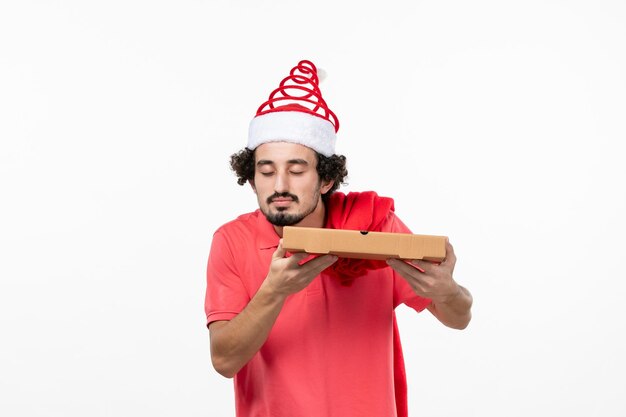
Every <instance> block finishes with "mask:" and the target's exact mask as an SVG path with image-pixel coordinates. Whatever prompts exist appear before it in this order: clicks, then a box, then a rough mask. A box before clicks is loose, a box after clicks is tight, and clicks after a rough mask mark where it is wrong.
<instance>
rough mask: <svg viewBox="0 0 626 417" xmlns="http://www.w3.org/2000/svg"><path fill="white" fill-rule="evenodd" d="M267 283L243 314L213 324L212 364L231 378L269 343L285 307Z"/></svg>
mask: <svg viewBox="0 0 626 417" xmlns="http://www.w3.org/2000/svg"><path fill="white" fill-rule="evenodd" d="M285 298H286V297H285V296H284V295H279V294H276V293H275V292H273V291H271V289H270V288H269V286H268V285H266V281H264V283H263V284H262V285H261V287H260V288H259V290H258V291H257V293H256V294H255V295H254V297H253V298H252V300H250V302H249V303H248V305H247V306H246V308H244V309H243V310H242V311H241V313H239V314H238V315H237V316H236V317H234V318H233V319H232V320H230V321H222V322H215V323H211V325H210V326H209V329H210V333H211V360H212V362H213V367H214V368H215V370H216V371H217V372H219V373H220V374H222V375H223V376H225V377H227V378H232V377H233V376H235V374H236V373H237V372H239V370H240V369H241V368H242V367H243V366H244V365H245V364H246V363H248V361H250V359H252V357H253V356H254V354H255V353H256V352H258V351H259V349H260V348H261V346H263V344H264V343H265V341H266V340H267V337H268V335H269V333H270V330H271V329H272V326H274V323H275V322H276V318H277V317H278V314H279V313H280V310H281V309H282V307H283V304H284V303H285Z"/></svg>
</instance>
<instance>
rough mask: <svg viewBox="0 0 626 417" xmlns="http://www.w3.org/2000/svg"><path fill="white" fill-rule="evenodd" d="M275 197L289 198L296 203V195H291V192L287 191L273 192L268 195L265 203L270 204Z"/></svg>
mask: <svg viewBox="0 0 626 417" xmlns="http://www.w3.org/2000/svg"><path fill="white" fill-rule="evenodd" d="M275 198H291V199H292V200H293V201H294V203H297V202H298V201H299V200H298V197H297V196H295V195H293V194H289V193H288V192H284V193H274V194H272V195H271V196H269V197H268V198H267V204H270V203H271V202H272V201H273V200H274V199H275Z"/></svg>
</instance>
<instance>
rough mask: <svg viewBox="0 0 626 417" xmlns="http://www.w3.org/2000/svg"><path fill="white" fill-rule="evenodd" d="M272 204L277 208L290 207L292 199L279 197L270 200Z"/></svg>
mask: <svg viewBox="0 0 626 417" xmlns="http://www.w3.org/2000/svg"><path fill="white" fill-rule="evenodd" d="M272 203H273V204H274V205H275V206H278V207H286V206H288V205H290V204H291V203H293V199H292V198H285V197H279V198H274V199H272Z"/></svg>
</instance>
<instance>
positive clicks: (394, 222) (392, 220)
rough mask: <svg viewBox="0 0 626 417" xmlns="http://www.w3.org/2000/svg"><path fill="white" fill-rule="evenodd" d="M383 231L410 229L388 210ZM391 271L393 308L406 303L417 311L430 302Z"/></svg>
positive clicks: (405, 230)
mask: <svg viewBox="0 0 626 417" xmlns="http://www.w3.org/2000/svg"><path fill="white" fill-rule="evenodd" d="M381 230H382V231H383V232H393V233H411V230H410V229H409V228H408V227H407V226H406V225H405V224H404V223H403V222H402V221H401V220H400V219H399V218H398V217H397V216H396V215H395V213H394V212H389V215H388V216H387V219H386V220H385V222H384V224H383V227H382V229H381ZM392 272H393V285H394V289H393V306H394V308H395V307H397V306H399V305H400V304H406V305H407V306H409V307H411V308H412V309H414V310H415V311H417V312H420V311H423V310H424V309H425V308H426V307H428V305H429V304H430V303H431V300H430V299H429V298H424V297H420V296H419V295H417V294H415V291H413V288H411V286H410V285H409V283H408V282H406V280H405V279H404V278H403V277H402V276H401V275H400V274H398V273H397V272H396V271H394V270H393V269H392Z"/></svg>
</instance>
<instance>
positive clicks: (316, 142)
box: [205, 61, 472, 417]
mask: <svg viewBox="0 0 626 417" xmlns="http://www.w3.org/2000/svg"><path fill="white" fill-rule="evenodd" d="M318 83H319V80H318V77H317V69H316V68H315V66H314V65H313V63H311V62H310V61H301V62H300V63H298V65H297V66H296V67H294V68H293V69H292V70H291V72H290V75H289V76H288V77H287V78H285V79H284V80H283V81H282V82H281V84H280V86H279V87H278V88H277V89H276V90H274V91H273V92H272V93H271V94H270V97H269V100H268V101H267V102H265V103H264V104H263V105H262V106H261V107H260V108H259V109H258V111H257V115H256V117H255V118H254V119H253V121H252V122H251V125H250V131H249V138H248V145H247V147H246V149H244V150H242V151H241V152H239V153H238V154H235V155H233V156H232V157H231V166H232V168H233V170H234V171H235V172H236V173H237V175H238V177H239V180H238V182H239V184H242V185H243V184H244V183H245V182H246V181H248V182H250V185H251V186H252V189H253V190H254V192H255V194H256V196H257V200H258V203H259V210H257V211H255V212H253V213H248V214H244V215H242V216H240V217H238V218H237V219H236V220H234V221H232V222H229V223H227V224H225V225H224V226H222V227H221V228H219V229H218V230H217V231H216V232H215V234H214V237H213V242H212V247H211V253H210V256H209V262H208V267H207V293H206V302H205V310H206V314H207V325H208V326H209V330H210V344H211V359H212V362H213V366H214V367H215V369H216V370H217V371H218V372H219V373H220V374H222V375H224V376H225V377H228V378H232V377H234V380H235V403H236V409H237V416H238V417H261V416H267V417H270V416H271V417H283V416H284V417H296V416H307V417H317V416H319V417H321V416H324V417H330V416H346V417H351V416H368V417H369V416H371V417H381V416H385V417H387V416H406V415H407V409H406V404H407V400H406V378H405V373H404V362H403V357H402V349H401V345H400V339H399V335H398V329H397V325H396V319H395V314H394V309H395V307H396V306H398V305H399V304H402V303H404V304H406V305H408V306H410V307H412V308H413V309H415V310H416V311H418V312H419V311H422V310H424V309H428V310H429V311H430V312H431V313H432V314H433V315H434V316H435V317H436V318H437V319H438V320H439V321H441V322H442V323H443V324H445V325H446V326H449V327H452V328H458V329H463V328H465V327H466V326H467V324H468V323H469V321H470V318H471V313H470V308H471V304H472V297H471V295H470V293H469V292H468V291H467V290H466V289H465V288H463V287H461V286H460V285H458V284H457V283H456V282H455V280H454V279H453V277H452V274H453V270H454V264H455V262H456V256H455V254H454V250H453V248H452V246H451V245H450V244H449V243H447V248H446V250H447V251H446V259H445V260H444V261H443V262H442V263H441V264H439V265H437V264H432V263H429V262H424V261H413V262H404V261H400V260H397V259H389V260H387V262H381V261H365V260H348V259H337V257H335V256H332V255H325V256H319V257H315V258H313V259H308V258H311V257H310V256H308V255H307V254H303V253H297V254H293V255H291V256H289V255H290V254H287V253H286V252H285V250H284V249H283V248H282V241H281V237H282V230H283V227H284V226H287V225H296V226H302V227H331V228H345V229H354V230H365V229H367V230H372V231H385V232H403V233H409V232H410V231H409V229H408V228H407V227H406V226H405V225H404V224H403V223H402V222H401V221H400V219H398V218H397V217H396V216H395V214H394V212H393V201H392V200H391V199H389V198H384V197H379V196H377V195H376V194H375V193H373V192H365V193H350V194H348V195H344V194H342V193H338V192H335V190H336V189H337V188H338V187H339V185H340V183H341V182H342V181H343V178H344V177H345V176H346V175H347V171H346V168H345V157H343V156H340V155H335V152H334V147H335V146H334V145H335V140H336V136H335V135H336V132H337V130H338V128H339V122H338V120H337V117H336V116H335V115H334V113H333V112H332V111H331V110H330V109H329V108H328V106H327V105H326V103H325V101H324V100H323V98H322V96H321V92H320V90H319V87H318Z"/></svg>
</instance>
